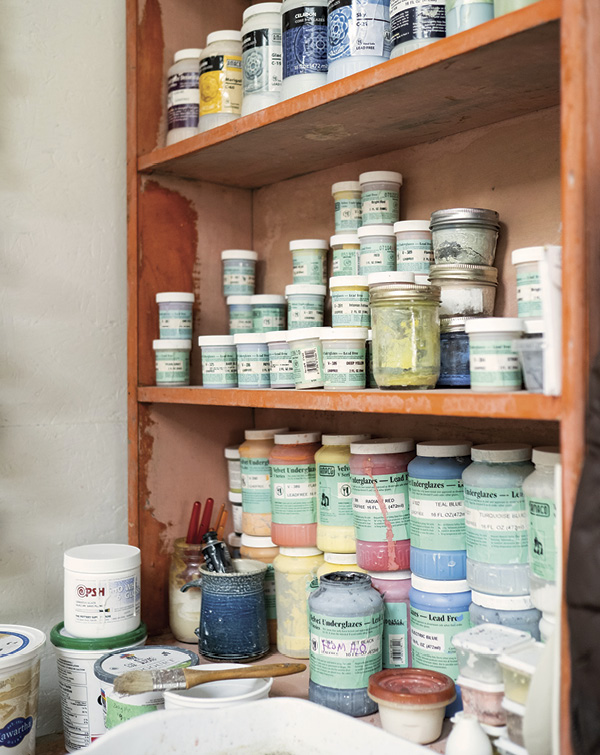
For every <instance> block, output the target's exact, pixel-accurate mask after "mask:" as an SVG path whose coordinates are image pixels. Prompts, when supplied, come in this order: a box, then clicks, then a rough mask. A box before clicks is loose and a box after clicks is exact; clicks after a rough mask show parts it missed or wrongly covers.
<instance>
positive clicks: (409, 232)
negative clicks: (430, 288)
mask: <svg viewBox="0 0 600 755" xmlns="http://www.w3.org/2000/svg"><path fill="white" fill-rule="evenodd" d="M421 7H422V6H421ZM394 234H395V236H396V270H398V271H400V272H408V273H417V274H420V275H423V274H424V275H427V274H428V273H429V268H430V267H431V265H433V245H432V243H431V231H430V230H429V220H400V221H399V222H398V223H394Z"/></svg>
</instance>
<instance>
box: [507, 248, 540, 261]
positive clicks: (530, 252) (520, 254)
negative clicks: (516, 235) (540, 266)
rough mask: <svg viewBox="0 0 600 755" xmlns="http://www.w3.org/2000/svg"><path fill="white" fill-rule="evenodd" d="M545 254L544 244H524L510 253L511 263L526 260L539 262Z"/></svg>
mask: <svg viewBox="0 0 600 755" xmlns="http://www.w3.org/2000/svg"><path fill="white" fill-rule="evenodd" d="M545 255H546V247H544V246H526V247H524V248H523V249H515V250H513V253H512V255H511V258H512V263H513V265H522V264H524V263H526V262H541V261H542V260H543V259H544V257H545Z"/></svg>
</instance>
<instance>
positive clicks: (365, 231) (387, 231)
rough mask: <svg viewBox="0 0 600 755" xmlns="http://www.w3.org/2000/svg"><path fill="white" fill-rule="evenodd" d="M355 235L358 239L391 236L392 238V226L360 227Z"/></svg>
mask: <svg viewBox="0 0 600 755" xmlns="http://www.w3.org/2000/svg"><path fill="white" fill-rule="evenodd" d="M356 235H357V236H358V238H359V239H362V238H363V237H364V236H391V237H392V238H393V237H394V226H393V225H392V224H391V223H390V225H362V226H361V227H360V228H358V229H357V231H356Z"/></svg>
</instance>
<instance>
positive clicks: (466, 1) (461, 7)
mask: <svg viewBox="0 0 600 755" xmlns="http://www.w3.org/2000/svg"><path fill="white" fill-rule="evenodd" d="M493 2H494V0H446V36H447V37H450V36H451V35H452V34H458V33H459V32H461V31H466V30H467V29H472V28H473V27H474V26H479V24H484V23H485V22H486V21H491V20H492V19H493V18H494V5H493Z"/></svg>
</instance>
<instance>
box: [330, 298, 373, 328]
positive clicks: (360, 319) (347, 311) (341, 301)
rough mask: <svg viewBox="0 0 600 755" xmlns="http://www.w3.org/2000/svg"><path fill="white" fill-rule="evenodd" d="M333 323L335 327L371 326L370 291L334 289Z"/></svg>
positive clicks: (332, 302) (332, 299) (332, 301)
mask: <svg viewBox="0 0 600 755" xmlns="http://www.w3.org/2000/svg"><path fill="white" fill-rule="evenodd" d="M331 324H332V325H333V327H334V328H339V327H345V328H368V327H370V325H371V314H370V310H369V292H368V291H364V290H363V291H332V292H331Z"/></svg>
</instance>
